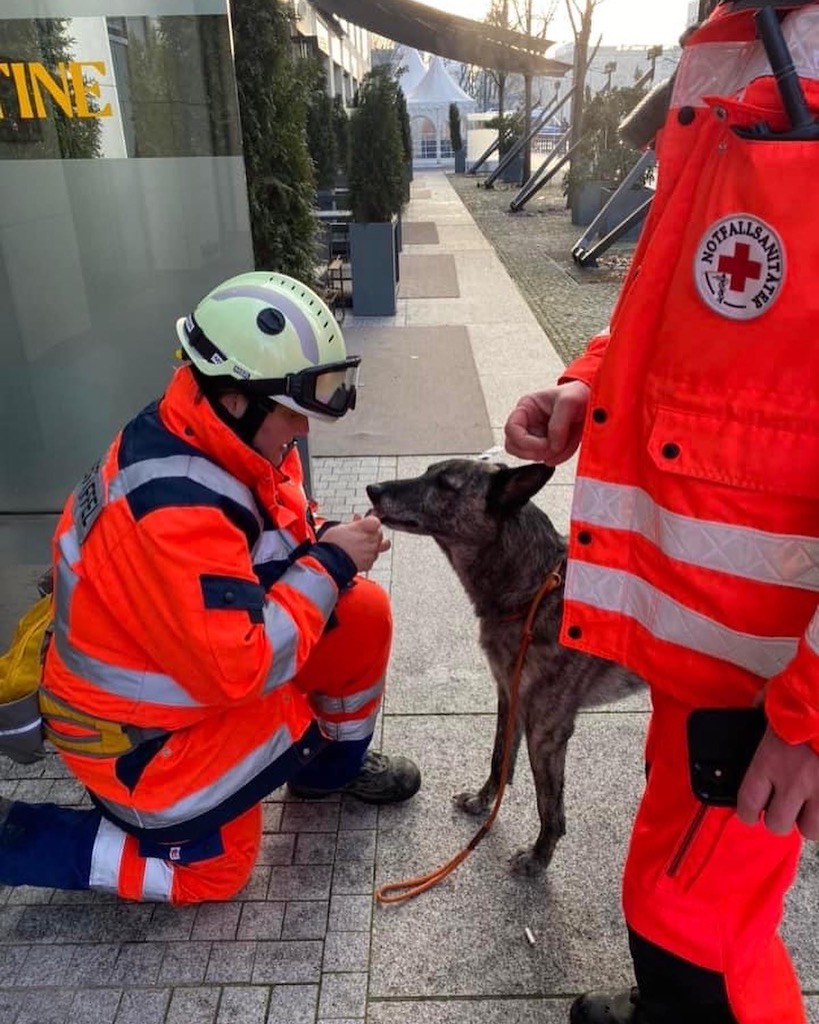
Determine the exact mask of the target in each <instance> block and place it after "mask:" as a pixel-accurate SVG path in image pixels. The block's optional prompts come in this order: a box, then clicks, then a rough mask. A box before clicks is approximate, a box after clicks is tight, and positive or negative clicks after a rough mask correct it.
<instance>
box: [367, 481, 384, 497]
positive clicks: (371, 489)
mask: <svg viewBox="0 0 819 1024" xmlns="http://www.w3.org/2000/svg"><path fill="white" fill-rule="evenodd" d="M366 490H367V497H368V498H369V499H370V501H378V499H379V498H380V497H381V495H382V493H383V491H384V488H383V487H382V486H381V484H367V488H366Z"/></svg>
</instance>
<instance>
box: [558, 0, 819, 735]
mask: <svg viewBox="0 0 819 1024" xmlns="http://www.w3.org/2000/svg"><path fill="white" fill-rule="evenodd" d="M752 13H753V12H751V11H742V12H739V13H729V12H727V10H726V11H725V12H724V11H720V12H719V13H718V16H717V17H716V18H714V19H712V22H711V23H710V24H709V25H708V26H706V27H705V28H703V29H701V30H700V31H699V32H697V33H696V34H695V35H694V36H693V37H692V38H691V40H690V41H689V43H688V45H687V47H686V49H685V52H684V55H683V59H682V62H681V65H680V68H679V71H678V75H677V81H676V84H675V91H674V96H673V98H672V104H671V110H670V112H669V115H668V118H667V121H666V124H665V127H664V129H663V131H662V132H661V134H660V137H659V140H658V162H659V182H658V189H657V194H656V198H655V201H654V203H653V205H652V209H651V212H650V214H649V218H648V220H647V222H646V225H645V227H644V230H643V234H642V238H641V241H640V243H639V245H638V248H637V250H636V252H635V255H634V259H633V261H632V266H631V269H630V271H629V275H628V277H627V279H626V281H625V283H624V286H623V288H622V290H621V295H620V299H619V300H618V304H617V306H616V308H615V310H614V314H613V317H612V321H611V324H610V327H609V329H607V330H606V331H605V332H604V333H603V334H601V335H600V336H599V337H598V338H596V339H594V340H593V342H592V343H591V345H590V346H589V349H588V350H587V352H586V354H584V355H583V356H581V357H580V358H579V359H578V360H576V361H575V362H574V363H573V364H572V365H571V366H569V367H568V368H567V370H566V372H565V375H564V377H563V378H562V379H564V380H567V379H580V380H585V381H587V382H588V383H590V384H591V385H592V395H591V401H590V405H589V417H588V421H587V424H586V429H585V434H584V441H583V445H582V448H581V453H580V460H579V465H578V474H577V487H576V492H575V500H574V506H573V512H572V528H571V549H570V558H571V561H570V567H569V571H568V574H567V585H566V611H565V615H564V620H563V628H562V634H561V636H562V641H563V642H564V643H565V644H567V645H568V646H571V647H575V648H578V649H582V650H585V651H588V652H591V653H594V654H597V655H601V656H603V657H607V658H611V659H614V660H616V661H618V662H620V663H623V664H625V665H626V666H628V667H629V668H631V669H632V670H633V671H635V672H637V673H639V674H641V675H643V676H644V677H645V678H646V679H648V680H649V681H650V682H651V683H652V684H653V685H655V686H657V687H659V688H661V689H663V690H665V691H667V692H669V693H670V694H672V695H673V696H675V697H677V698H678V699H680V700H682V701H684V702H685V703H687V704H689V705H709V704H710V705H714V704H730V703H738V704H746V703H749V702H750V701H751V700H752V699H753V698H754V696H755V695H756V694H757V693H758V692H759V690H760V689H761V688H762V687H763V686H764V685H765V684H769V689H768V696H767V698H766V707H767V710H768V714H769V717H770V720H771V722H772V724H773V726H774V728H775V729H776V731H777V732H778V733H779V734H780V735H781V736H782V737H783V738H784V739H786V740H788V741H789V742H803V741H810V742H812V743H813V744H814V745H815V746H816V747H817V749H819V618H817V615H816V609H817V592H819V391H817V387H816V380H817V376H819V349H817V346H816V344H815V337H814V336H815V332H816V324H817V323H819V290H817V288H816V282H815V277H816V267H817V266H819V231H818V230H817V227H816V223H815V217H813V216H812V213H813V211H814V209H815V203H814V201H813V199H812V197H813V196H814V195H815V187H816V186H815V181H816V177H817V174H819V143H818V142H795V141H782V140H778V139H774V140H771V139H764V140H763V139H756V138H748V137H742V136H741V135H739V134H737V133H736V132H735V131H734V128H735V127H737V126H749V125H755V124H758V123H759V122H760V121H764V122H767V123H768V124H770V125H771V126H772V127H773V128H775V129H776V130H782V129H783V128H785V127H786V126H787V119H786V117H785V114H784V111H783V106H782V103H781V100H780V98H779V95H778V93H777V90H776V87H775V83H774V82H773V79H772V78H771V76H770V69H769V68H768V67H767V64H766V61H765V57H764V51H762V49H761V43H759V42H758V41H756V40H755V39H754V28H753V23H752V20H751V19H752ZM783 27H784V31H785V33H786V36H787V37H788V40H789V43H790V44H791V48H792V50H793V54H794V60H795V63H796V66H797V68H798V70H799V73H800V75H801V76H802V85H803V88H804V91H805V93H806V96H807V99H808V102H809V104H810V107H811V109H812V111H813V112H814V115H815V114H816V112H817V110H819V67H817V61H819V7H817V5H812V6H810V7H806V8H803V9H801V10H797V11H794V12H793V13H791V14H789V15H788V16H787V18H786V19H785V21H784V23H783ZM760 76H761V77H760ZM802 197H804V202H805V203H807V204H809V205H807V206H806V205H804V204H803V202H802Z"/></svg>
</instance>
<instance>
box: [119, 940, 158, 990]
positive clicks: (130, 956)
mask: <svg viewBox="0 0 819 1024" xmlns="http://www.w3.org/2000/svg"><path fill="white" fill-rule="evenodd" d="M164 956H165V944H164V943H163V942H132V943H128V944H125V945H123V946H122V947H121V948H120V951H119V956H118V957H117V961H116V963H115V964H114V969H113V970H112V971H111V977H110V978H109V981H111V982H112V983H118V984H121V985H154V984H156V983H157V982H158V980H159V970H160V967H161V966H162V962H163V958H164Z"/></svg>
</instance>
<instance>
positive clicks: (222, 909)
mask: <svg viewBox="0 0 819 1024" xmlns="http://www.w3.org/2000/svg"><path fill="white" fill-rule="evenodd" d="M241 913H242V908H241V907H240V906H239V905H238V904H236V903H203V904H202V905H201V906H200V907H199V909H198V911H197V914H196V923H195V924H194V926H193V931H192V932H191V938H193V939H234V938H236V928H237V927H238V925H239V915H240V914H241Z"/></svg>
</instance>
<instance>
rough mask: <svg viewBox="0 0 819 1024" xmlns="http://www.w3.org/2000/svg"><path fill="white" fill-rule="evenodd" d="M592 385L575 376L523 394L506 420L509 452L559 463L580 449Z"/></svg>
mask: <svg viewBox="0 0 819 1024" xmlns="http://www.w3.org/2000/svg"><path fill="white" fill-rule="evenodd" d="M589 394H590V390H589V386H588V385H587V384H584V383H583V382H582V381H579V380H574V381H569V382H567V383H566V384H558V385H556V386H555V387H552V388H547V389H546V390H545V391H535V392H533V393H532V394H531V395H524V396H523V398H521V399H520V401H519V402H518V404H517V405H516V406H515V408H514V409H513V410H512V413H511V414H510V416H509V419H508V420H507V421H506V431H505V432H506V450H507V451H508V452H509V454H510V455H517V456H518V458H521V459H528V460H530V461H532V462H545V463H546V464H547V465H549V466H556V465H557V464H558V463H560V462H565V461H566V460H567V459H570V458H571V457H572V455H574V453H575V452H576V451H577V448H578V445H579V444H580V438H581V435H582V433H583V423H584V421H585V419H586V408H587V406H588V404H589Z"/></svg>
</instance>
